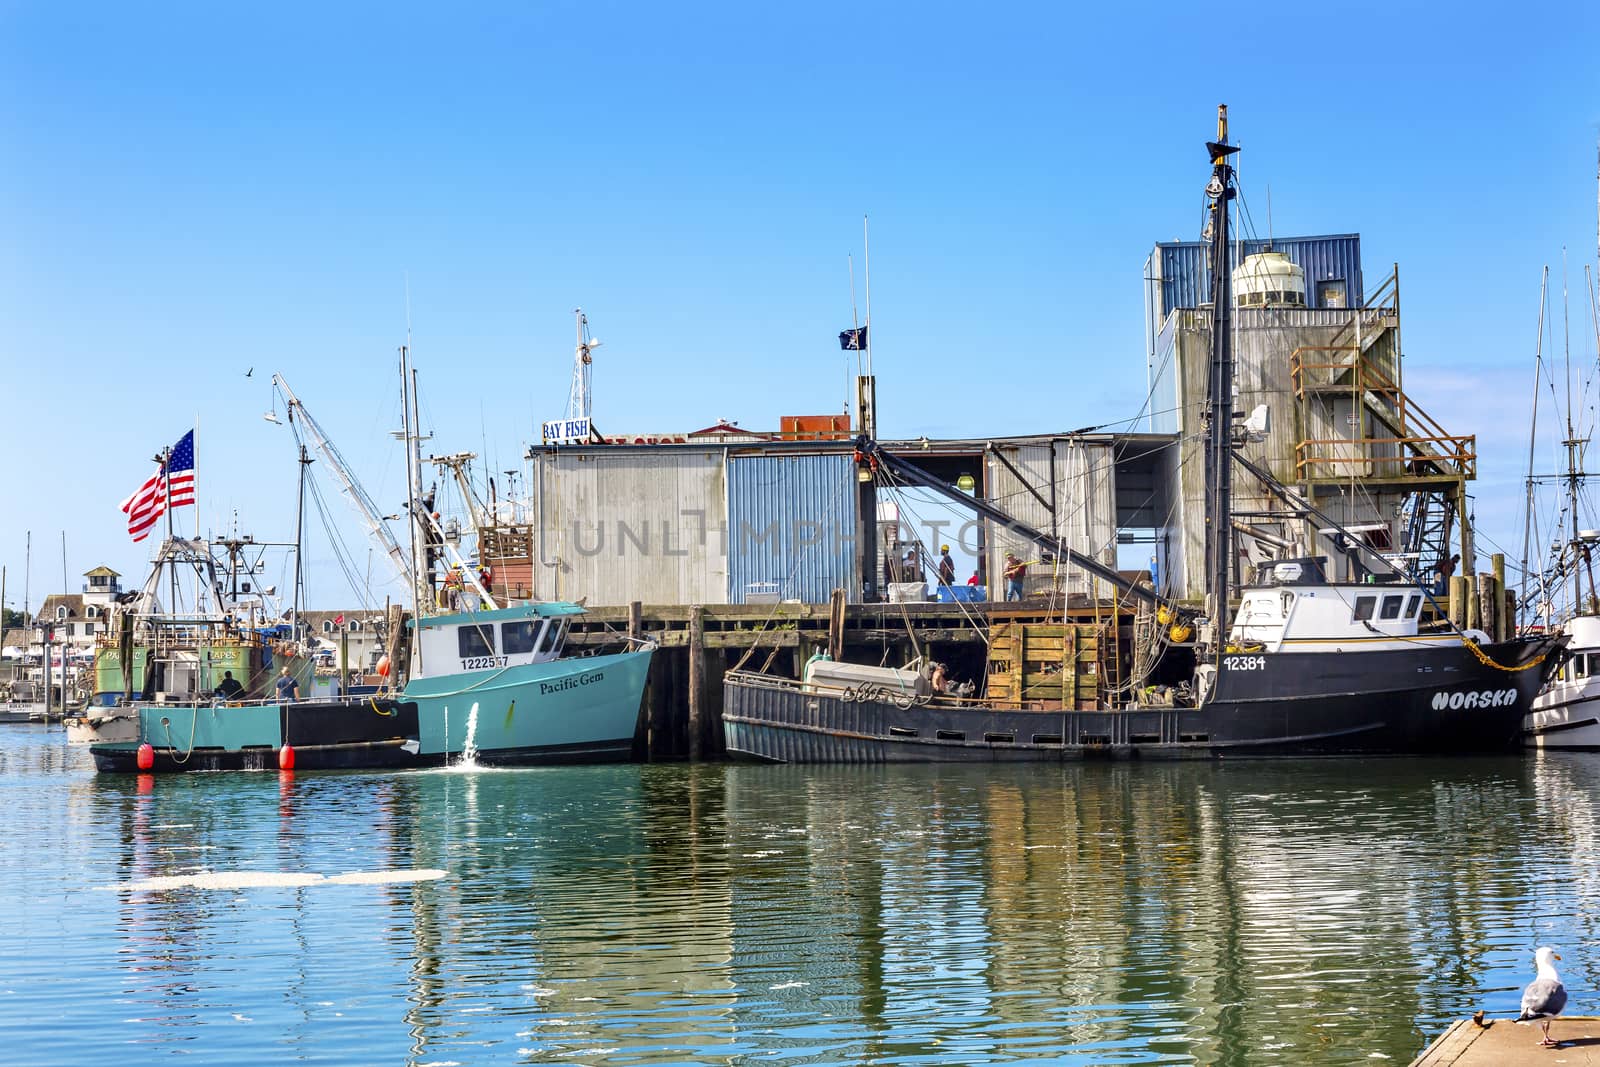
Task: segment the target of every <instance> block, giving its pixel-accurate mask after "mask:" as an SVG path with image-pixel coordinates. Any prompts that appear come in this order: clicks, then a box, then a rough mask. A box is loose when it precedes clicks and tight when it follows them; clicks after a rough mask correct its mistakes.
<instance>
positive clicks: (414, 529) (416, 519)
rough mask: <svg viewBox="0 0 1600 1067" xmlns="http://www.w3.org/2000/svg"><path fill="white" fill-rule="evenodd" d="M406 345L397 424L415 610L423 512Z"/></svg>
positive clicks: (418, 595)
mask: <svg viewBox="0 0 1600 1067" xmlns="http://www.w3.org/2000/svg"><path fill="white" fill-rule="evenodd" d="M408 347H409V346H407V345H401V346H400V426H401V437H402V438H403V439H404V442H405V450H406V496H407V498H408V500H407V504H406V517H407V518H408V519H409V520H410V522H409V523H407V526H408V528H409V530H410V533H411V566H410V567H409V568H408V570H409V576H410V579H411V610H412V611H413V612H418V611H420V610H421V608H422V591H421V590H422V568H423V563H422V553H423V544H424V543H425V542H424V540H423V529H422V516H421V515H420V514H419V511H420V509H421V507H422V490H421V488H420V483H421V476H420V474H419V473H418V471H417V469H416V464H414V463H413V462H412V457H413V455H414V453H413V450H412V447H411V446H412V438H413V436H414V434H415V432H416V431H415V428H414V427H413V426H412V425H411V369H410V358H409V357H410V353H409V352H408V351H407V349H408Z"/></svg>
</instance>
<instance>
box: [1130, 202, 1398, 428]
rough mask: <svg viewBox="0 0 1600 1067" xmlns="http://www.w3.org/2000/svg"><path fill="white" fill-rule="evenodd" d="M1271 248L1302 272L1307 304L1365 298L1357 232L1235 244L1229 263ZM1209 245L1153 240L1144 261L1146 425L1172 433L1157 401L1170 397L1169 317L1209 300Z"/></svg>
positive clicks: (1335, 304) (1327, 305)
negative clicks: (1148, 410)
mask: <svg viewBox="0 0 1600 1067" xmlns="http://www.w3.org/2000/svg"><path fill="white" fill-rule="evenodd" d="M1269 247H1270V248H1271V249H1272V250H1273V251H1275V252H1282V253H1284V254H1286V255H1287V256H1288V257H1289V261H1290V262H1291V263H1294V264H1297V265H1298V266H1300V267H1301V268H1302V269H1304V270H1305V272H1306V307H1307V308H1309V309H1313V310H1319V309H1324V310H1334V309H1340V308H1351V307H1359V306H1360V305H1361V303H1362V302H1363V300H1364V299H1365V293H1366V290H1365V289H1363V288H1362V284H1363V283H1362V277H1361V235H1360V234H1355V233H1339V234H1327V235H1323V236H1320V237H1277V238H1274V239H1272V240H1271V241H1262V240H1245V241H1239V242H1236V243H1235V245H1234V249H1233V252H1234V254H1233V263H1232V265H1233V266H1234V267H1237V266H1238V265H1239V264H1240V263H1241V262H1243V261H1244V257H1246V256H1249V255H1254V254H1255V253H1257V252H1262V251H1266V250H1267V249H1268V248H1269ZM1210 252H1211V249H1210V246H1209V245H1208V244H1206V243H1204V242H1201V241H1171V242H1163V243H1160V244H1157V245H1156V246H1155V248H1154V249H1153V250H1152V251H1151V253H1150V255H1149V257H1148V258H1147V259H1146V260H1145V264H1144V293H1145V301H1144V302H1145V363H1146V367H1147V369H1148V379H1147V380H1148V381H1149V384H1150V389H1151V393H1152V397H1153V399H1152V403H1151V417H1150V429H1151V430H1153V431H1155V432H1157V433H1169V432H1172V429H1173V427H1172V425H1171V420H1170V419H1169V418H1168V415H1167V413H1168V412H1170V410H1171V408H1172V407H1173V405H1172V404H1170V403H1161V402H1160V400H1161V398H1163V397H1170V396H1171V395H1172V388H1173V386H1172V381H1171V377H1170V369H1171V359H1170V351H1171V335H1170V331H1171V321H1170V317H1171V314H1172V312H1173V311H1175V310H1178V309H1180V308H1196V307H1200V306H1201V305H1203V304H1206V303H1209V302H1210V300H1211V268H1210V262H1209V261H1210Z"/></svg>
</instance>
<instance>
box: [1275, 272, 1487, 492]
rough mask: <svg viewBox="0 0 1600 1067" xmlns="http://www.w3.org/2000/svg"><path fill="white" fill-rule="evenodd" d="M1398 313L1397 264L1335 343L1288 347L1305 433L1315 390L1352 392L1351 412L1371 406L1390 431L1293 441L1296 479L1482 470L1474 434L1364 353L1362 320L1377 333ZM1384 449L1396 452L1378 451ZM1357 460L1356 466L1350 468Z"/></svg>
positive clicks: (1456, 474)
mask: <svg viewBox="0 0 1600 1067" xmlns="http://www.w3.org/2000/svg"><path fill="white" fill-rule="evenodd" d="M1399 312H1400V274H1399V270H1398V269H1396V270H1395V271H1394V272H1393V273H1391V274H1390V275H1389V276H1388V277H1387V278H1385V279H1384V281H1383V282H1382V283H1381V284H1380V285H1379V286H1378V287H1377V289H1375V290H1374V291H1373V292H1372V293H1371V294H1370V295H1369V296H1367V298H1366V302H1365V304H1364V305H1363V306H1362V307H1360V308H1357V309H1356V314H1355V316H1354V317H1353V318H1352V320H1351V322H1350V323H1349V325H1347V326H1345V327H1344V328H1343V329H1341V330H1340V331H1339V333H1338V334H1336V335H1335V336H1334V338H1333V341H1332V342H1331V343H1330V344H1326V345H1302V346H1301V347H1299V348H1296V349H1295V350H1294V351H1293V352H1291V353H1290V354H1289V369H1290V380H1291V382H1292V383H1293V388H1294V394H1295V397H1296V399H1297V400H1298V401H1299V404H1300V408H1301V412H1302V415H1303V418H1302V423H1301V426H1302V432H1306V429H1307V426H1308V423H1309V415H1310V410H1309V400H1308V394H1310V393H1313V392H1315V393H1323V394H1329V393H1348V394H1349V396H1350V400H1351V411H1350V413H1349V414H1350V416H1351V417H1352V418H1357V417H1359V416H1360V414H1361V413H1362V412H1363V411H1367V412H1371V414H1372V416H1373V418H1375V419H1376V420H1377V421H1378V422H1380V423H1382V424H1383V425H1385V426H1386V427H1387V428H1388V429H1389V430H1391V431H1392V432H1393V436H1391V437H1372V436H1361V437H1341V438H1334V439H1327V438H1306V439H1303V440H1301V441H1299V442H1298V443H1296V445H1295V471H1296V476H1297V477H1298V478H1299V479H1301V480H1306V481H1315V480H1318V479H1334V480H1337V479H1339V478H1342V477H1361V478H1381V479H1385V480H1398V481H1411V480H1424V479H1430V478H1438V477H1446V478H1462V479H1470V478H1475V477H1477V469H1478V456H1477V437H1476V436H1475V435H1471V434H1451V433H1447V432H1446V431H1445V428H1444V427H1443V426H1441V425H1440V424H1439V422H1438V421H1437V420H1436V419H1434V418H1433V417H1432V416H1430V415H1429V414H1428V413H1427V412H1426V411H1423V410H1422V409H1421V408H1420V407H1418V406H1417V405H1416V404H1414V403H1412V401H1411V400H1410V398H1409V397H1407V396H1406V394H1405V392H1404V391H1403V390H1402V389H1401V388H1400V386H1399V383H1398V381H1397V380H1396V379H1398V377H1399V375H1398V373H1395V374H1394V376H1393V377H1391V375H1390V374H1389V373H1386V372H1385V371H1384V370H1383V369H1381V368H1380V367H1378V366H1377V365H1376V363H1375V362H1374V360H1373V359H1372V358H1371V357H1370V356H1369V355H1368V354H1367V351H1366V349H1367V347H1368V343H1367V342H1368V339H1367V338H1366V337H1362V336H1361V335H1360V334H1359V333H1358V332H1357V331H1358V327H1366V328H1370V329H1371V330H1372V335H1371V336H1372V337H1373V338H1376V337H1377V336H1378V335H1379V334H1381V333H1382V332H1383V331H1384V330H1386V329H1388V328H1389V326H1390V325H1391V321H1390V320H1391V319H1395V320H1397V319H1398V316H1399ZM1358 338H1359V340H1357V339H1358ZM1330 354H1338V356H1339V357H1343V358H1336V357H1335V356H1332V355H1330ZM1396 359H1398V353H1397V354H1396ZM1341 379H1343V380H1341ZM1383 452H1392V453H1393V454H1389V455H1384V454H1380V453H1383ZM1352 466H1354V467H1356V468H1357V469H1356V470H1351V469H1350V468H1351V467H1352Z"/></svg>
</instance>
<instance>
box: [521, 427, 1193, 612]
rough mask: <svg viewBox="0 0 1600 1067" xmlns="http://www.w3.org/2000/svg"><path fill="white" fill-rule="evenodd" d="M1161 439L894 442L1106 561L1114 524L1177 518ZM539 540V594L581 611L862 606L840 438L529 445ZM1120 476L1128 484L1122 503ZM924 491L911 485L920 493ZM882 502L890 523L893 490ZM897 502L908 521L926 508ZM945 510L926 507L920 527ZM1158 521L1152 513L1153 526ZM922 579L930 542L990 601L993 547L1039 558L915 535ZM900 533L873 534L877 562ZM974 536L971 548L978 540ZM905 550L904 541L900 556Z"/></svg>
mask: <svg viewBox="0 0 1600 1067" xmlns="http://www.w3.org/2000/svg"><path fill="white" fill-rule="evenodd" d="M1172 446H1173V442H1172V440H1171V438H1170V437H1164V436H1161V435H1156V436H1151V435H1112V434H1101V435H1093V436H1089V437H1073V438H1067V437H1032V438H1000V439H993V440H961V441H933V442H930V441H920V440H919V441H916V442H900V443H898V444H892V445H891V447H893V448H894V450H895V451H896V452H900V453H902V454H905V455H907V456H908V458H911V459H912V460H913V461H914V462H917V463H918V464H919V465H921V466H922V467H923V468H924V469H925V470H928V471H930V472H932V473H934V474H935V476H937V477H940V478H942V479H945V480H947V481H948V482H949V483H950V484H952V485H958V484H968V483H966V482H965V481H964V479H965V478H968V477H973V478H975V480H976V482H977V484H976V485H975V486H974V489H973V491H974V492H976V493H978V494H979V495H981V496H983V497H984V498H985V499H988V500H991V501H993V502H995V503H998V504H999V505H1000V506H1001V507H1003V508H1005V509H1006V510H1007V511H1009V512H1011V513H1012V514H1014V515H1016V516H1017V518H1018V519H1019V520H1021V521H1023V522H1026V523H1028V524H1029V525H1032V526H1035V527H1037V528H1039V529H1042V530H1046V531H1049V532H1052V533H1055V534H1056V535H1057V536H1060V537H1064V538H1066V539H1067V541H1068V544H1069V545H1070V546H1071V547H1072V548H1073V549H1074V550H1076V551H1079V552H1082V553H1084V554H1086V555H1093V556H1095V557H1096V558H1098V559H1101V560H1103V561H1104V562H1106V563H1108V564H1110V565H1112V566H1115V565H1116V558H1117V557H1116V549H1117V541H1118V537H1119V527H1124V528H1125V527H1130V526H1131V527H1139V526H1157V525H1160V524H1161V521H1160V519H1159V517H1162V516H1166V515H1167V514H1169V513H1170V512H1172V511H1173V510H1174V509H1173V508H1172V506H1171V504H1170V501H1171V499H1172V497H1173V494H1174V492H1175V490H1174V489H1173V488H1172V485H1173V483H1172V482H1171V481H1170V480H1169V479H1168V478H1167V476H1166V473H1165V466H1164V465H1166V464H1169V463H1170V462H1171V461H1170V460H1168V459H1166V458H1164V457H1165V453H1166V452H1171V451H1174V449H1173V447H1172ZM528 458H529V463H530V467H531V469H530V480H529V482H528V485H529V486H530V491H531V498H530V499H529V501H528V502H527V504H526V505H525V506H524V508H523V510H524V511H525V513H526V514H529V515H531V516H533V522H534V525H535V528H536V530H537V538H536V544H535V549H536V554H537V555H538V557H539V562H538V563H536V565H535V567H534V570H535V571H536V572H537V574H538V575H539V577H538V578H537V579H536V583H537V588H536V592H537V595H538V596H540V597H546V598H561V599H569V600H575V599H579V598H585V599H586V600H587V602H588V603H589V604H592V605H596V606H599V605H620V604H626V603H628V602H630V601H633V600H640V601H643V602H645V603H649V604H691V603H698V604H719V603H749V602H752V601H764V600H767V599H769V598H776V599H779V600H799V601H802V602H805V603H811V604H822V603H826V602H827V600H828V598H829V596H830V594H831V593H832V591H833V590H834V589H835V588H844V589H846V590H847V591H848V595H849V597H850V599H851V600H853V601H854V600H859V599H860V596H861V580H860V575H859V573H858V571H857V566H856V559H855V553H856V542H855V522H856V507H857V483H856V468H855V463H854V459H853V447H852V445H851V443H849V442H824V441H815V442H809V441H808V442H767V443H753V444H737V445H730V446H728V447H726V448H715V449H707V448H704V447H699V446H695V445H682V444H662V445H653V446H644V447H636V446H620V445H577V446H559V447H546V446H540V447H536V448H533V449H531V450H530V452H529V457H528ZM1119 471H1120V472H1122V473H1123V474H1125V475H1126V482H1127V487H1128V490H1129V493H1128V499H1127V500H1123V499H1122V495H1123V494H1122V492H1121V487H1120V486H1119ZM923 492H926V491H918V493H923ZM879 499H880V505H881V506H882V507H883V508H884V509H885V513H887V514H891V515H892V514H895V509H894V501H895V499H896V498H895V496H894V494H892V493H889V492H887V491H884V492H883V493H882V494H881V495H880V498H879ZM921 500H922V498H921V497H920V496H917V495H915V494H914V495H913V496H912V497H908V498H907V499H906V501H905V502H906V504H907V506H908V509H909V510H908V513H907V515H906V516H905V517H904V520H905V521H906V522H907V523H912V524H914V523H915V522H916V521H920V520H917V519H916V517H915V515H914V514H913V513H920V512H922V511H923V510H924V507H925V505H924V504H922V503H920V502H919V501H921ZM945 514H948V512H944V511H937V510H936V511H932V512H930V513H929V514H928V516H927V517H928V518H933V517H935V516H936V515H940V516H942V515H945ZM1151 516H1157V517H1158V518H1155V519H1153V518H1151ZM914 535H915V536H921V537H923V538H924V539H930V538H931V540H928V543H927V549H928V555H927V557H926V566H927V568H928V570H927V573H928V576H929V577H930V578H931V576H932V567H933V562H934V560H935V559H936V558H937V540H938V538H939V537H943V538H944V539H945V540H949V541H952V542H954V541H956V540H957V539H958V538H959V540H960V541H961V543H962V544H963V546H965V547H966V548H967V549H968V550H969V551H970V550H972V549H977V550H978V551H979V552H980V553H981V554H982V555H983V557H984V559H985V562H986V565H987V568H988V570H987V573H986V574H985V577H986V578H987V579H988V580H989V583H990V588H991V589H992V590H994V592H995V593H996V595H1000V594H1001V591H1002V590H1003V588H1004V587H1003V584H1002V583H1001V579H1000V573H1001V570H1002V568H1003V566H1004V553H1005V552H1006V550H1007V548H1013V549H1014V550H1015V551H1017V552H1018V554H1019V555H1021V556H1023V557H1024V558H1026V559H1036V558H1038V555H1039V552H1038V550H1037V549H1036V548H1034V547H1032V546H1031V545H1026V544H1025V543H1024V542H1023V541H1022V540H1021V539H1020V538H1019V537H1017V536H1016V535H1015V534H1011V533H1008V532H1006V531H1004V530H1002V529H997V528H996V524H993V523H988V522H981V523H980V522H977V521H976V518H975V517H974V521H973V523H972V524H971V525H970V527H969V528H967V529H960V523H959V521H958V522H957V524H956V525H955V526H951V525H949V524H945V525H944V528H943V529H942V530H935V529H926V528H921V527H915V526H914V525H913V528H912V529H909V530H906V531H904V532H903V536H905V537H911V536H914ZM895 536H896V527H895V525H894V523H893V522H889V523H887V524H885V525H884V526H883V527H882V528H881V535H880V541H879V552H880V556H879V562H878V566H879V568H880V569H881V568H883V567H884V559H885V554H886V553H888V552H890V551H891V548H890V545H891V544H892V542H893V539H894V538H895ZM974 542H976V543H974ZM902 547H903V546H902ZM1028 586H1029V589H1030V590H1034V591H1044V590H1048V589H1056V590H1059V591H1060V592H1063V593H1086V592H1089V591H1090V588H1091V587H1090V585H1089V582H1088V579H1087V578H1086V576H1085V575H1083V574H1082V573H1081V572H1079V571H1078V570H1077V569H1076V568H1073V567H1070V566H1065V565H1064V566H1063V567H1062V568H1061V569H1060V572H1059V575H1055V574H1052V568H1047V567H1034V568H1033V569H1032V572H1031V574H1030V576H1029V582H1028Z"/></svg>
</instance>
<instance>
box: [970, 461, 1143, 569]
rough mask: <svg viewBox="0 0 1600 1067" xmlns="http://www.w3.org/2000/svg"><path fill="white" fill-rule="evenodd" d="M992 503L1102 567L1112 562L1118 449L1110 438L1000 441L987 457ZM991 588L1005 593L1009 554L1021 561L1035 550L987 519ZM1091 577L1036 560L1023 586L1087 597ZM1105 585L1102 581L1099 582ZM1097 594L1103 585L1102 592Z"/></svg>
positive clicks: (1114, 562)
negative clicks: (1034, 442)
mask: <svg viewBox="0 0 1600 1067" xmlns="http://www.w3.org/2000/svg"><path fill="white" fill-rule="evenodd" d="M985 477H986V480H987V485H986V490H987V497H988V499H989V501H990V502H991V503H993V504H996V505H997V506H999V507H1001V508H1004V509H1005V510H1006V511H1007V512H1009V513H1011V514H1012V515H1014V516H1016V517H1017V519H1018V520H1019V521H1021V522H1024V523H1027V524H1028V525H1029V526H1033V527H1035V528H1037V529H1040V530H1043V531H1045V532H1047V533H1050V534H1052V535H1054V536H1056V537H1060V538H1062V539H1063V540H1065V541H1066V543H1067V547H1068V548H1071V549H1072V550H1073V551H1074V552H1079V553H1081V554H1083V555H1085V556H1092V557H1094V558H1095V559H1098V560H1099V561H1100V562H1102V563H1105V564H1106V565H1107V566H1111V567H1115V566H1116V565H1117V492H1116V451H1115V447H1114V445H1113V442H1112V439H1111V438H1109V437H1099V438H1056V439H1054V440H1051V441H1046V442H1044V443H1040V444H1031V443H1030V444H1007V443H1004V442H997V443H996V444H995V446H994V447H993V448H991V449H990V451H989V453H988V455H987V462H986V466H985ZM986 539H987V542H988V545H989V552H988V560H987V562H988V568H989V573H988V575H987V578H988V582H989V588H990V589H991V590H993V591H994V595H995V596H996V598H997V599H998V598H999V597H1002V596H1004V595H1005V594H1004V589H1005V583H1004V578H1003V575H1004V571H1005V557H1006V553H1007V552H1015V553H1016V555H1017V557H1018V558H1019V559H1021V560H1023V561H1024V562H1028V561H1033V560H1037V559H1038V558H1039V549H1038V548H1036V547H1035V546H1034V545H1033V544H1032V543H1031V542H1028V541H1025V540H1024V539H1023V538H1021V537H1019V536H1018V535H1016V534H1014V533H1012V532H1010V531H1008V530H1007V529H1005V528H1004V527H1003V526H1000V525H998V524H995V523H989V524H988V531H987V534H986ZM1092 583H1093V579H1091V578H1090V576H1089V575H1088V574H1086V573H1084V572H1083V571H1081V570H1079V569H1078V568H1076V567H1073V566H1071V565H1069V564H1066V563H1062V564H1061V566H1060V567H1059V568H1058V567H1054V566H1052V565H1048V564H1037V563H1036V564H1034V565H1032V566H1030V567H1029V569H1028V576H1027V578H1026V579H1025V580H1024V582H1023V591H1024V592H1025V593H1026V594H1028V595H1033V594H1036V593H1041V592H1045V591H1049V590H1055V591H1057V592H1062V593H1068V594H1071V593H1082V594H1088V593H1090V592H1091V589H1092ZM1102 584H1103V583H1102ZM1101 592H1102V593H1107V592H1108V590H1105V589H1102V590H1101Z"/></svg>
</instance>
